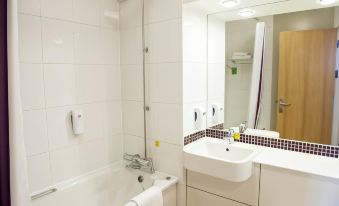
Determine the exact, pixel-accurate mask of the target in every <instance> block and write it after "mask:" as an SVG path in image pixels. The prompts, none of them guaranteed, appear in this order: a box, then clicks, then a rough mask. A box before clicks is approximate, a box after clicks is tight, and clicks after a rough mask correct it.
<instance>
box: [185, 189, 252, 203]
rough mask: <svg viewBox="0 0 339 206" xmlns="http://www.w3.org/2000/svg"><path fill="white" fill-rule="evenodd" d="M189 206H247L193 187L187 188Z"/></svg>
mask: <svg viewBox="0 0 339 206" xmlns="http://www.w3.org/2000/svg"><path fill="white" fill-rule="evenodd" d="M187 205H188V206H245V205H246V204H243V203H239V202H236V201H233V200H230V199H226V198H224V197H220V196H216V195H214V194H210V193H207V192H204V191H201V190H198V189H194V188H191V187H188V188H187Z"/></svg>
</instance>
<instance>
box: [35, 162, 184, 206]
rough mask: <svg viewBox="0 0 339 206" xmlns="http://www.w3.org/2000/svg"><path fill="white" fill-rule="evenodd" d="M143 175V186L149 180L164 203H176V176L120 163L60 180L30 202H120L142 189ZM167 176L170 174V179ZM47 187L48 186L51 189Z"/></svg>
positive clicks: (87, 205) (65, 205) (89, 205)
mask: <svg viewBox="0 0 339 206" xmlns="http://www.w3.org/2000/svg"><path fill="white" fill-rule="evenodd" d="M139 175H142V176H143V177H144V181H143V183H142V186H143V187H144V188H145V189H147V188H149V187H150V186H152V184H154V185H157V186H159V187H160V188H161V189H162V191H163V192H162V193H163V197H164V205H165V206H175V205H176V183H177V181H178V180H177V178H176V177H173V176H170V175H167V174H163V173H159V172H156V173H155V174H153V175H151V174H149V173H145V172H142V171H140V170H130V169H126V168H125V167H124V166H123V164H116V165H111V166H109V167H106V168H103V169H100V170H97V171H94V172H92V173H89V174H86V175H83V176H81V177H79V178H76V179H73V180H69V181H66V182H63V183H60V184H58V185H56V186H54V187H52V188H55V189H56V191H55V192H53V193H50V194H47V195H45V196H42V197H40V198H37V199H35V200H33V201H32V205H33V206H121V205H124V204H125V203H126V202H128V201H129V200H130V199H131V198H132V197H134V196H136V195H138V194H140V193H141V192H142V191H143V188H142V186H141V184H140V183H139V182H138V176H139ZM166 177H170V178H169V180H167V179H166ZM52 188H48V189H52ZM33 195H34V194H33Z"/></svg>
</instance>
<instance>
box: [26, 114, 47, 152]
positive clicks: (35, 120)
mask: <svg viewBox="0 0 339 206" xmlns="http://www.w3.org/2000/svg"><path fill="white" fill-rule="evenodd" d="M23 116H24V117H23V122H24V137H25V144H26V153H27V155H28V156H31V155H36V154H41V153H45V152H48V138H47V124H46V112H45V110H32V111H25V112H24V113H23Z"/></svg>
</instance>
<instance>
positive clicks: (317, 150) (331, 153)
mask: <svg viewBox="0 0 339 206" xmlns="http://www.w3.org/2000/svg"><path fill="white" fill-rule="evenodd" d="M226 135H227V132H225V131H220V130H213V129H207V130H203V131H199V132H197V133H194V134H191V135H189V136H186V137H184V144H185V145H186V144H189V143H191V142H194V141H196V140H198V139H200V138H202V137H205V136H207V137H212V138H218V139H222V138H223V137H225V136H226ZM236 141H239V142H242V143H246V144H254V145H259V146H264V147H271V148H277V149H283V150H289V151H295V152H301V153H307V154H313V155H319V156H325V157H333V158H339V147H338V146H330V145H323V144H316V143H309V142H301V141H295V140H286V139H273V138H269V137H260V136H252V135H244V134H241V135H240V139H239V140H236Z"/></svg>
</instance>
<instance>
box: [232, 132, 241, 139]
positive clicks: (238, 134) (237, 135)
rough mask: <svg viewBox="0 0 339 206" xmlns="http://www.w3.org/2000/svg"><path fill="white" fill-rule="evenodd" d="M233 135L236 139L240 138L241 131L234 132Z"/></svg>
mask: <svg viewBox="0 0 339 206" xmlns="http://www.w3.org/2000/svg"><path fill="white" fill-rule="evenodd" d="M233 137H234V139H235V140H239V139H240V133H238V132H236V133H234V135H233Z"/></svg>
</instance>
